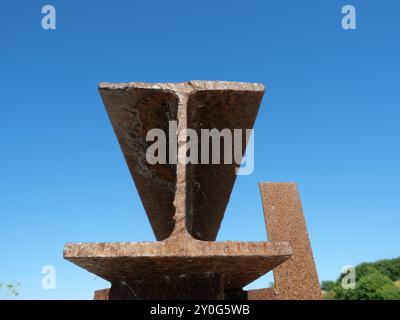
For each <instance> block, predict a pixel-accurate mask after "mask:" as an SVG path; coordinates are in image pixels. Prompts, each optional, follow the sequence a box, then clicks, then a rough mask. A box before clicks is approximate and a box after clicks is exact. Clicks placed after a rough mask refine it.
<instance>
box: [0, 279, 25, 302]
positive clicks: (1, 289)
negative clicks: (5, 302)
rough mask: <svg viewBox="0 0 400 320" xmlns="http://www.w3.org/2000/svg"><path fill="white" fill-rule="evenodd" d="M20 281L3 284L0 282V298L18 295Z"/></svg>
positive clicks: (10, 297)
mask: <svg viewBox="0 0 400 320" xmlns="http://www.w3.org/2000/svg"><path fill="white" fill-rule="evenodd" d="M19 287H20V283H17V284H12V283H7V284H3V283H1V282H0V299H12V298H14V297H16V296H18V295H19Z"/></svg>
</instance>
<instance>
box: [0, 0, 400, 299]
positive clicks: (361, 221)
mask: <svg viewBox="0 0 400 320" xmlns="http://www.w3.org/2000/svg"><path fill="white" fill-rule="evenodd" d="M45 4H53V5H55V7H56V9H57V29H56V30H53V31H44V30H43V29H42V28H41V17H42V15H41V8H42V6H43V5H45ZM345 4H352V5H354V6H355V7H356V9H357V30H343V29H342V28H341V24H340V21H341V18H342V14H341V8H342V6H343V5H345ZM399 12H400V2H399V1H397V0H393V1H388V0H386V1H385V0H384V1H378V0H375V1H368V0H362V1H356V0H348V1H335V0H330V1H316V0H315V1H310V0H307V1H306V0H303V1H282V0H280V1H278V0H275V1H266V0H260V1H224V2H223V1H215V0H213V1H211V0H210V1H208V0H204V1H201V2H199V1H128V0H126V1H77V0H64V1H60V0H49V1H46V2H45V1H33V0H30V1H26V0H17V1H16V0H13V1H11V0H7V1H1V2H0V40H1V42H0V73H1V78H0V108H1V109H0V115H1V116H0V120H1V126H0V146H1V153H0V155H1V157H0V229H1V232H0V281H4V282H17V281H18V282H21V289H20V292H21V296H20V297H21V298H26V299H31V298H38V299H71V298H76V299H91V298H92V294H93V290H95V289H99V288H103V287H107V286H108V283H107V282H105V281H103V280H101V279H99V278H97V277H94V276H93V275H91V274H89V273H88V272H86V271H84V270H83V269H80V268H78V267H76V266H74V265H73V264H71V263H69V262H67V261H65V260H63V257H62V250H63V246H64V243H66V242H69V241H77V242H80V241H141V240H153V239H154V237H153V234H152V232H151V229H150V225H149V223H148V221H147V217H146V215H145V213H144V210H143V208H142V205H141V202H140V199H139V198H138V195H137V192H136V189H135V187H134V184H133V182H132V180H131V177H130V174H129V172H128V169H127V166H126V164H125V161H124V159H123V156H122V153H121V151H120V148H119V146H118V143H117V140H116V138H115V136H114V133H113V130H112V127H111V125H110V122H109V120H108V118H107V115H106V112H105V109H104V107H103V104H102V102H101V99H100V96H99V94H98V91H97V84H98V83H99V82H101V81H109V82H125V81H150V82H171V81H185V80H192V79H209V80H215V79H218V80H230V81H249V82H261V83H263V84H265V85H266V87H267V92H266V94H265V96H264V100H263V102H262V106H261V109H260V112H259V115H258V118H257V122H256V126H255V171H254V173H253V174H252V175H250V176H241V177H239V178H238V180H237V183H236V185H235V188H234V191H233V193H232V197H231V202H230V204H229V207H228V209H227V211H226V216H225V219H224V221H223V224H222V227H221V230H220V234H219V238H218V239H219V240H225V239H230V240H264V239H265V237H266V233H265V227H264V222H263V214H262V207H261V200H260V196H259V191H258V186H257V182H259V181H295V182H297V183H298V185H299V189H300V192H301V197H302V201H303V207H304V210H305V216H306V219H307V223H308V228H309V232H310V236H311V241H312V246H313V250H314V254H315V260H316V264H317V268H318V272H319V275H320V279H321V280H323V279H334V278H336V277H337V276H338V274H339V273H340V271H341V268H342V267H343V266H344V265H348V264H357V263H359V262H362V261H372V260H376V259H380V258H390V257H396V256H399V255H400V250H399V248H400V246H399V244H400V232H399V225H400V202H399V198H400V185H399V181H400V170H399V166H400V150H399V140H400V125H399V123H400V103H399V101H400V80H399V76H400V62H399V57H400V42H399V34H400V19H399ZM47 264H50V265H54V266H55V267H56V270H57V289H56V290H47V291H46V290H43V289H42V288H41V278H42V276H43V275H42V274H41V268H42V266H43V265H47ZM268 279H269V278H267V279H265V278H264V279H262V280H260V281H258V282H257V283H255V284H254V285H253V287H262V286H265V285H267V283H268V281H269V280H268Z"/></svg>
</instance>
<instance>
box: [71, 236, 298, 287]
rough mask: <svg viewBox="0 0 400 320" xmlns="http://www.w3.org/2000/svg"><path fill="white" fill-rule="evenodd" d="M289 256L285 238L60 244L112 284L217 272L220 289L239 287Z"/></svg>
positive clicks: (85, 265) (289, 251)
mask: <svg viewBox="0 0 400 320" xmlns="http://www.w3.org/2000/svg"><path fill="white" fill-rule="evenodd" d="M290 256H291V248H290V246H289V245H288V243H287V242H277V243H270V242H230V241H227V242H205V241H197V240H192V241H184V242H175V241H161V242H140V243H132V242H127V243H77V244H74V243H68V244H66V246H65V248H64V258H65V259H67V260H69V261H71V262H73V263H75V264H77V265H79V266H80V267H82V268H84V269H86V270H88V271H89V272H92V273H94V274H96V275H98V276H100V277H101V278H103V279H106V280H108V281H110V282H112V283H116V282H119V283H120V282H121V281H127V282H128V283H129V282H132V280H141V281H146V279H152V278H153V279H154V278H158V277H159V278H167V277H173V276H181V277H188V278H190V277H192V276H196V277H197V276H199V275H209V274H217V275H218V274H220V275H223V288H224V290H233V289H241V288H242V287H243V286H245V285H247V284H248V283H250V282H252V281H253V280H255V279H257V278H259V277H260V276H262V275H263V274H265V273H266V272H268V271H269V270H271V269H273V268H274V267H276V266H277V265H279V264H281V263H282V262H283V261H285V260H287V259H288V258H289V257H290Z"/></svg>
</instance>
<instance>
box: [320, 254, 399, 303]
mask: <svg viewBox="0 0 400 320" xmlns="http://www.w3.org/2000/svg"><path fill="white" fill-rule="evenodd" d="M355 270H356V288H355V289H344V288H343V287H342V280H343V277H344V276H345V275H344V274H341V275H340V276H339V278H338V279H337V280H336V281H335V282H333V281H323V282H322V283H321V289H322V290H324V292H325V294H324V298H325V299H335V300H400V287H399V286H398V285H396V283H398V281H399V280H400V258H396V259H390V260H389V259H386V260H379V261H377V262H373V263H361V264H359V265H357V266H356V268H355Z"/></svg>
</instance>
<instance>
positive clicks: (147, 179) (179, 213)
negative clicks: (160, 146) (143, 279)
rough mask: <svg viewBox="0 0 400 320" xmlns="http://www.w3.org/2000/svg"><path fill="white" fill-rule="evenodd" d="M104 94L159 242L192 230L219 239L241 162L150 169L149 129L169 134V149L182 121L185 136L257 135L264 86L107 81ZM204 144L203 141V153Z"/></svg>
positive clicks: (102, 89) (208, 238)
mask: <svg viewBox="0 0 400 320" xmlns="http://www.w3.org/2000/svg"><path fill="white" fill-rule="evenodd" d="M99 90H100V94H101V96H102V98H103V102H104V104H105V106H106V109H107V112H108V114H109V117H110V120H111V123H112V125H113V127H114V131H115V134H116V136H117V137H118V141H119V143H120V146H121V149H122V151H123V154H124V156H125V159H126V162H127V164H128V167H129V170H130V172H131V174H132V177H133V179H134V181H135V184H136V187H137V190H138V192H139V195H140V197H141V199H142V202H143V205H144V208H145V210H146V213H147V215H148V217H149V220H150V223H151V225H152V228H153V231H154V233H155V235H156V238H157V240H164V239H166V238H167V237H169V236H170V235H171V233H172V232H173V230H174V232H175V233H176V234H175V235H174V236H179V233H187V232H189V233H190V234H191V235H192V237H194V238H196V239H199V240H206V241H212V240H215V239H216V237H217V233H218V230H219V227H220V224H221V221H222V219H223V216H224V212H225V209H226V206H227V203H228V200H229V196H230V193H231V191H232V188H233V184H234V182H235V179H236V172H235V169H236V168H237V164H235V163H231V164H225V163H224V160H225V159H224V158H223V157H221V158H220V161H221V164H210V165H208V164H188V165H186V164H183V165H182V164H178V165H176V164H155V165H151V164H149V163H148V162H147V161H146V150H147V147H148V146H149V145H150V144H151V142H147V141H146V134H147V132H148V131H149V130H150V129H155V128H157V129H161V130H163V131H164V132H165V133H166V137H167V143H168V147H167V150H169V147H170V145H171V144H173V143H177V141H176V140H174V141H170V140H169V122H170V121H176V122H177V128H178V131H181V130H185V129H187V128H190V129H194V130H196V131H197V132H198V133H199V137H200V136H201V135H200V130H201V129H218V130H222V129H229V130H232V132H233V129H243V130H245V129H251V128H252V127H253V124H254V121H255V119H256V116H257V111H258V108H259V105H260V102H261V99H262V96H263V94H264V86H263V85H261V84H254V83H242V82H224V81H190V82H185V83H153V84H149V83H142V82H132V83H126V84H121V83H120V84H111V83H102V84H100V86H99ZM244 133H245V132H243V135H242V146H241V148H242V154H243V153H244V152H245V147H246V140H245V134H244ZM221 140H222V141H221V145H223V139H221ZM200 143H201V139H199V141H198V145H199V147H198V150H201V148H200ZM210 145H211V142H210ZM210 150H211V147H210ZM223 150H224V149H223V148H221V154H222V153H223ZM167 157H168V158H169V154H168V155H167ZM200 160H201V152H199V163H200ZM211 160H212V159H210V163H211ZM175 223H178V225H175Z"/></svg>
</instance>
